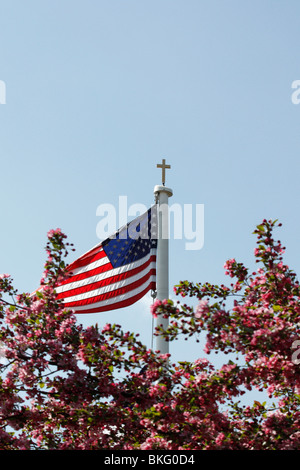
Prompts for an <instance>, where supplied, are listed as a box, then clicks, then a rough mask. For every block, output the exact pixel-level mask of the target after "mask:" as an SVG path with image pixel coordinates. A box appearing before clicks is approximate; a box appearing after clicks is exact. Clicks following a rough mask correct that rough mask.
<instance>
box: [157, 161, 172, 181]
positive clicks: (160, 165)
mask: <svg viewBox="0 0 300 470" xmlns="http://www.w3.org/2000/svg"><path fill="white" fill-rule="evenodd" d="M156 166H157V168H161V169H162V175H161V179H162V184H163V186H164V185H165V182H166V169H170V168H171V165H166V160H165V159H164V158H163V159H162V163H158V164H157V165H156Z"/></svg>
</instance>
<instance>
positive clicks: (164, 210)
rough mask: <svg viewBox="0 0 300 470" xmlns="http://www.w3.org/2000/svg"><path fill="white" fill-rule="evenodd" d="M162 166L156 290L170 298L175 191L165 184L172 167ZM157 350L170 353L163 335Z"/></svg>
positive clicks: (161, 322)
mask: <svg viewBox="0 0 300 470" xmlns="http://www.w3.org/2000/svg"><path fill="white" fill-rule="evenodd" d="M157 167H158V168H162V185H156V186H155V187H154V194H155V197H156V201H157V204H158V237H157V257H156V290H157V297H156V298H157V299H158V300H165V299H169V204H168V200H169V197H171V196H172V195H173V191H172V189H170V188H166V186H165V169H166V168H168V169H169V168H171V167H170V165H166V164H165V160H164V159H163V161H162V164H158V165H157ZM168 325H169V319H168V318H163V316H162V315H158V316H157V319H156V326H162V327H163V329H167V328H168ZM156 350H159V351H160V352H161V353H162V354H166V353H169V342H168V341H166V340H165V338H164V337H163V336H162V335H158V336H157V337H156Z"/></svg>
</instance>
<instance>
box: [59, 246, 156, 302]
mask: <svg viewBox="0 0 300 470" xmlns="http://www.w3.org/2000/svg"><path fill="white" fill-rule="evenodd" d="M152 255H155V253H153V252H152V253H151V252H150V253H148V255H147V256H145V257H144V258H142V259H140V260H138V261H134V262H133V263H129V264H126V265H125V266H119V267H118V268H115V269H111V270H109V271H105V272H104V273H100V274H95V275H94V276H90V277H87V278H85V279H81V280H80V281H74V282H70V283H68V284H64V285H62V286H58V287H57V288H56V289H55V290H56V293H57V294H59V293H62V292H67V291H69V290H71V289H77V288H78V287H82V286H85V285H87V284H92V283H93V282H98V281H101V280H103V279H107V278H108V277H111V276H116V275H118V274H123V273H125V272H127V271H131V270H132V269H135V268H138V267H140V266H142V265H143V264H144V263H146V262H147V261H149V259H150V256H152ZM149 269H150V268H149ZM70 279H72V277H71V278H70Z"/></svg>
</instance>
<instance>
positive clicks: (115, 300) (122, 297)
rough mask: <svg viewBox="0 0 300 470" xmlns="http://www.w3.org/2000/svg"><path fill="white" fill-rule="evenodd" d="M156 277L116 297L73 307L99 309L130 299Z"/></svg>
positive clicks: (75, 308) (77, 311) (78, 310)
mask: <svg viewBox="0 0 300 470" xmlns="http://www.w3.org/2000/svg"><path fill="white" fill-rule="evenodd" d="M155 278H156V276H154V275H152V276H151V277H150V278H149V279H148V280H147V282H145V283H144V284H142V285H141V286H139V287H137V288H136V289H133V290H132V291H130V292H126V294H122V295H118V296H116V297H111V298H109V299H106V300H102V301H100V302H96V303H94V304H92V303H91V304H87V305H81V306H79V307H73V309H74V310H75V312H76V313H80V311H81V310H87V309H90V308H93V309H97V308H99V307H104V306H107V305H111V304H114V303H118V302H123V301H124V300H127V299H130V298H131V297H134V296H135V295H137V294H139V293H140V292H142V291H143V290H145V289H146V287H147V286H149V285H150V284H151V282H154V281H155ZM69 308H71V309H72V307H69Z"/></svg>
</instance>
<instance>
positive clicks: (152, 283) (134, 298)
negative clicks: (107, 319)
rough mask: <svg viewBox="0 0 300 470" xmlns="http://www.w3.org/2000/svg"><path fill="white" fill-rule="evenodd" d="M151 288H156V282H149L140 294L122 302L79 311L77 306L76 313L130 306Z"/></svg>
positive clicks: (105, 310)
mask: <svg viewBox="0 0 300 470" xmlns="http://www.w3.org/2000/svg"><path fill="white" fill-rule="evenodd" d="M151 289H152V290H155V289H156V285H155V282H151V283H150V284H149V286H148V287H146V288H145V289H144V290H143V291H142V292H140V293H139V294H136V295H134V296H133V297H130V298H129V299H125V300H122V301H120V302H117V303H113V304H110V305H106V306H103V307H95V308H88V309H85V310H78V311H76V308H75V313H76V314H78V315H79V314H81V313H83V314H84V313H99V312H107V311H109V310H115V309H117V308H123V307H128V306H129V305H132V304H134V303H135V302H137V301H138V300H140V299H141V298H142V297H144V295H145V294H146V293H147V292H148V291H149V290H151Z"/></svg>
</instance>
